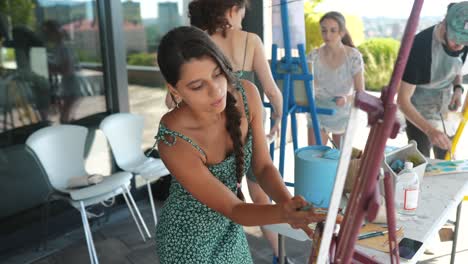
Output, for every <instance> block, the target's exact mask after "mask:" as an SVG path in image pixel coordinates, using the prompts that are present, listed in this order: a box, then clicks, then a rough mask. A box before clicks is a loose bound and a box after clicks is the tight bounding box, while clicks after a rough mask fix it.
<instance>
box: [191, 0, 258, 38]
mask: <svg viewBox="0 0 468 264" xmlns="http://www.w3.org/2000/svg"><path fill="white" fill-rule="evenodd" d="M235 6H236V7H238V8H248V7H249V6H250V2H249V0H222V1H220V0H193V1H192V2H190V4H189V8H188V9H189V18H190V24H191V25H192V26H195V27H198V28H200V29H202V30H206V31H207V32H208V34H209V35H213V34H214V33H215V32H216V31H217V30H222V34H223V36H226V30H227V29H229V28H230V27H232V25H231V24H229V22H228V20H227V19H226V17H225V14H226V11H227V10H229V9H231V8H232V7H235Z"/></svg>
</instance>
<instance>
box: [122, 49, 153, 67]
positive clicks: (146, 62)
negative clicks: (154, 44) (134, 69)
mask: <svg viewBox="0 0 468 264" xmlns="http://www.w3.org/2000/svg"><path fill="white" fill-rule="evenodd" d="M127 64H128V65H137V66H155V65H156V53H146V52H142V53H135V54H129V55H128V56H127Z"/></svg>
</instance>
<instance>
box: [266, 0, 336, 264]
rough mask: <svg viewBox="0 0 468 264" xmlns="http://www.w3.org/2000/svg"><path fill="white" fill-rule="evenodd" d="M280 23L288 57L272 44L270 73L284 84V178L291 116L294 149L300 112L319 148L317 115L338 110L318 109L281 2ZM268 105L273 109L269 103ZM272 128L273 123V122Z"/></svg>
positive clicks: (309, 76)
mask: <svg viewBox="0 0 468 264" xmlns="http://www.w3.org/2000/svg"><path fill="white" fill-rule="evenodd" d="M280 5H281V6H280V8H281V24H282V28H283V41H284V50H285V56H284V57H283V58H282V59H281V60H280V61H278V56H277V53H278V45H277V44H273V47H272V56H271V72H272V74H273V78H274V79H275V81H276V82H278V81H283V116H282V117H281V135H280V138H281V139H280V160H279V171H280V173H281V176H282V177H283V176H284V158H285V147H286V128H287V127H288V116H290V117H291V130H292V131H291V132H292V139H293V147H294V150H297V148H298V146H297V120H296V114H297V113H309V114H310V116H311V119H312V125H313V129H314V133H315V141H316V144H317V145H322V138H321V136H320V126H319V122H318V118H317V114H326V115H333V114H334V113H335V110H332V109H324V108H317V107H315V100H314V96H313V89H312V81H313V79H314V78H313V75H312V73H310V72H309V67H308V66H307V60H306V54H305V48H304V44H298V45H297V49H298V51H299V57H292V55H291V38H290V34H289V21H288V2H287V0H281V2H280ZM294 81H303V82H304V87H305V92H306V96H307V102H308V105H307V106H302V105H298V104H297V103H296V96H295V94H294ZM265 106H269V107H271V105H269V104H265ZM272 125H273V121H272ZM274 146H275V145H274V143H272V144H271V145H270V155H271V158H272V159H274ZM285 184H286V186H290V187H294V183H291V182H285ZM278 237H279V241H278V243H279V245H278V246H279V247H278V248H279V252H278V253H279V254H278V255H279V256H278V257H279V264H284V261H285V257H286V253H285V246H284V238H283V236H282V235H278Z"/></svg>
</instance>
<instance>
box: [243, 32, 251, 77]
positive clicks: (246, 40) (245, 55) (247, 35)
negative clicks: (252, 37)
mask: <svg viewBox="0 0 468 264" xmlns="http://www.w3.org/2000/svg"><path fill="white" fill-rule="evenodd" d="M246 33H247V34H246V35H245V46H244V62H243V63H242V71H244V69H245V59H246V57H247V43H248V42H249V32H246Z"/></svg>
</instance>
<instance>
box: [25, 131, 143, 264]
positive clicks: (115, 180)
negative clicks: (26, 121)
mask: <svg viewBox="0 0 468 264" xmlns="http://www.w3.org/2000/svg"><path fill="white" fill-rule="evenodd" d="M87 133H88V129H87V128H85V127H82V126H76V125H59V126H52V127H46V128H42V129H40V130H38V131H36V132H34V133H33V134H32V135H31V136H29V137H28V139H27V140H26V145H28V146H29V147H30V148H31V149H32V150H33V152H34V153H35V154H36V156H37V157H38V159H39V161H40V162H41V164H42V166H43V167H44V170H45V172H46V174H47V176H48V178H49V181H50V184H51V185H52V187H53V188H54V189H55V191H56V193H55V194H54V197H53V198H54V199H64V200H67V201H68V202H69V203H70V204H71V205H72V206H73V207H75V208H76V209H78V210H79V211H80V213H81V220H82V222H83V228H84V232H85V236H86V242H87V246H88V251H89V256H90V260H91V263H92V264H98V263H99V261H98V258H97V254H96V249H95V247H94V242H93V237H92V234H91V229H90V227H89V223H88V218H87V214H86V210H85V207H86V206H88V205H93V204H97V203H100V202H102V201H105V200H107V199H109V198H111V197H114V196H116V195H119V194H122V195H123V197H124V199H125V202H126V203H127V205H128V209H129V210H130V213H131V214H132V216H133V219H134V220H135V223H136V225H137V227H138V230H139V232H140V234H141V236H142V237H143V240H144V241H146V239H145V236H144V235H143V232H142V230H141V227H140V224H139V222H138V220H137V218H136V217H135V213H134V210H135V211H136V214H137V215H138V218H139V221H141V223H142V225H143V228H144V229H145V232H146V234H147V236H148V237H151V235H150V233H149V231H148V228H147V227H146V224H145V222H144V221H143V218H142V217H141V214H140V211H139V210H138V207H137V206H136V204H135V201H134V199H133V197H132V195H131V194H130V191H129V186H130V179H131V178H132V174H131V173H128V172H117V173H114V174H112V175H109V176H105V177H104V180H103V181H102V182H100V183H98V184H95V185H90V186H87V187H83V188H80V189H68V188H67V187H68V181H69V179H70V178H73V177H80V176H86V175H88V173H86V170H85V165H84V164H85V163H84V148H85V140H86V135H87ZM127 195H128V198H127ZM129 200H130V202H129Z"/></svg>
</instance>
